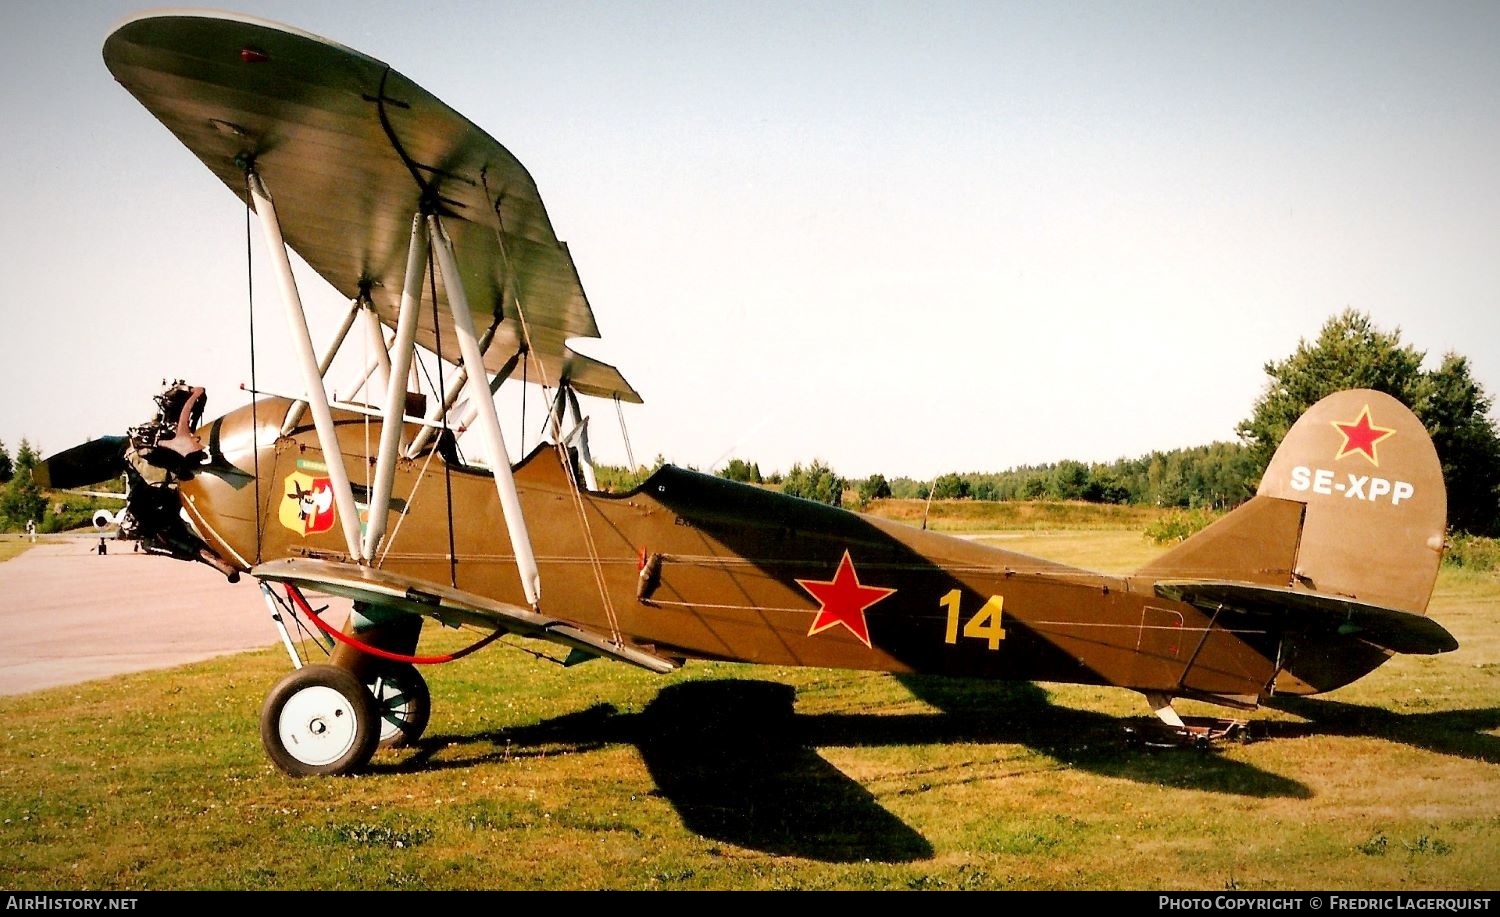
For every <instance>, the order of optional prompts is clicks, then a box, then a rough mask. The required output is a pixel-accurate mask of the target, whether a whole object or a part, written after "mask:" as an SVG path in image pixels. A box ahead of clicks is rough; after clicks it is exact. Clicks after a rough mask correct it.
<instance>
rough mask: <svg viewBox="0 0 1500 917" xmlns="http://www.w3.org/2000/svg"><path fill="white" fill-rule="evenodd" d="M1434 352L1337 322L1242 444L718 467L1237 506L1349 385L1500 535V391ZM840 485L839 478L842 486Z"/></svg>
mask: <svg viewBox="0 0 1500 917" xmlns="http://www.w3.org/2000/svg"><path fill="white" fill-rule="evenodd" d="M1425 359H1426V354H1425V353H1424V352H1422V351H1419V350H1417V349H1416V348H1414V347H1412V346H1411V345H1409V344H1405V343H1403V342H1402V340H1401V336H1400V333H1399V331H1385V330H1382V329H1380V328H1378V327H1376V325H1375V324H1374V322H1373V321H1372V320H1371V318H1370V316H1369V315H1367V314H1365V313H1363V312H1359V311H1357V310H1353V309H1346V310H1344V311H1343V312H1342V313H1340V314H1338V315H1335V316H1333V317H1332V318H1330V319H1329V320H1328V321H1327V322H1326V323H1325V324H1324V325H1323V328H1322V330H1321V331H1320V333H1319V334H1318V337H1317V338H1316V339H1314V340H1312V341H1308V340H1305V339H1304V340H1302V341H1300V342H1299V343H1298V345H1297V349H1296V350H1295V351H1294V352H1293V353H1292V354H1290V355H1289V356H1287V357H1286V358H1285V359H1282V360H1272V361H1269V362H1267V363H1266V364H1265V367H1264V368H1265V371H1266V375H1267V377H1268V381H1267V383H1266V387H1265V390H1264V391H1263V392H1262V394H1261V395H1260V396H1259V397H1258V398H1257V399H1256V401H1255V403H1254V405H1253V406H1252V409H1251V413H1250V416H1249V417H1247V418H1245V419H1244V420H1243V421H1241V422H1240V423H1239V424H1238V425H1237V426H1236V429H1235V432H1236V433H1237V434H1238V436H1239V437H1240V442H1215V443H1210V444H1209V445H1206V446H1195V447H1190V448H1183V449H1173V450H1169V451H1158V452H1152V453H1150V454H1149V455H1145V456H1140V457H1137V458H1121V459H1118V460H1116V461H1114V462H1110V463H1085V462H1080V461H1074V460H1062V461H1058V462H1055V463H1051V464H1044V465H1028V466H1021V467H1017V468H1011V469H1009V470H1006V471H992V472H978V471H974V472H949V473H947V474H943V475H939V476H938V477H937V478H935V479H933V480H931V481H917V480H913V479H911V478H907V477H897V478H894V479H891V480H887V479H886V478H885V476H884V475H880V474H875V475H870V476H869V477H868V478H865V479H863V480H857V481H846V480H844V479H842V478H839V477H838V475H837V474H835V473H834V472H833V471H832V469H830V468H828V466H827V465H826V464H825V463H823V462H821V461H815V462H813V463H812V464H810V465H808V466H805V467H804V466H802V465H797V466H794V467H793V469H792V472H790V473H788V474H787V475H786V477H785V480H780V479H778V480H776V481H773V480H772V478H773V477H776V476H767V477H766V478H764V479H762V477H761V474H760V469H759V467H758V466H757V465H754V464H751V463H747V462H745V461H743V460H741V459H734V460H732V461H731V462H730V463H729V465H728V466H726V467H725V468H724V469H723V470H721V471H719V472H718V473H719V474H720V475H721V476H723V477H727V478H731V479H733V480H742V481H747V482H749V483H762V482H765V483H778V482H779V483H781V485H782V490H783V492H786V493H793V494H794V495H796V496H801V497H805V498H808V499H818V500H822V501H823V502H826V503H834V504H835V505H837V504H838V503H839V502H841V501H842V500H844V499H846V497H852V499H853V501H854V502H855V503H857V504H860V505H866V504H868V503H869V502H870V501H872V500H878V499H884V498H892V497H894V498H897V499H924V500H925V499H928V498H931V499H934V500H1082V501H1087V502H1093V503H1130V504H1146V505H1151V506H1162V507H1180V508H1185V509H1209V510H1220V511H1222V510H1227V509H1230V508H1233V507H1234V506H1237V505H1238V504H1240V503H1242V502H1244V501H1245V500H1247V499H1249V498H1250V497H1251V496H1253V495H1254V493H1255V490H1256V488H1257V486H1258V485H1259V482H1260V477H1261V475H1262V474H1264V472H1265V469H1266V467H1267V465H1269V464H1270V461H1271V456H1272V455H1273V454H1274V453H1275V451H1276V447H1277V446H1279V445H1280V444H1281V440H1282V439H1283V438H1284V437H1285V436H1286V434H1287V431H1288V430H1290V429H1291V426H1292V424H1293V423H1295V422H1296V420H1297V419H1298V418H1299V417H1301V416H1302V414H1303V412H1304V411H1306V410H1307V409H1308V408H1309V407H1311V406H1312V405H1313V404H1315V403H1317V402H1318V401H1320V400H1321V399H1322V398H1324V397H1325V396H1327V395H1331V394H1333V393H1334V392H1337V391H1342V390H1344V389H1349V388H1369V389H1375V390H1377V391H1381V392H1385V393H1386V394H1388V395H1391V396H1392V397H1394V398H1396V399H1397V400H1398V401H1400V402H1402V403H1403V404H1405V405H1406V406H1407V407H1408V408H1410V409H1411V410H1412V412H1413V413H1414V414H1416V416H1417V417H1418V419H1420V420H1421V421H1422V423H1423V424H1424V425H1425V426H1426V428H1427V431H1428V433H1429V434H1431V436H1432V441H1433V446H1434V448H1435V449H1436V450H1437V454H1438V459H1439V461H1440V462H1441V464H1442V469H1443V480H1444V483H1445V484H1446V485H1447V489H1448V523H1449V527H1450V528H1451V529H1452V530H1453V531H1455V532H1461V533H1466V534H1469V535H1480V536H1489V537H1494V536H1500V433H1497V428H1496V424H1495V421H1494V419H1493V418H1492V416H1491V409H1492V408H1493V406H1494V402H1493V399H1492V397H1491V396H1490V395H1489V394H1488V393H1487V392H1485V391H1484V389H1483V387H1482V386H1481V385H1480V384H1479V383H1478V381H1477V380H1475V379H1474V376H1473V371H1472V369H1471V368H1470V366H1469V361H1468V359H1467V358H1466V357H1463V356H1461V355H1460V354H1457V353H1453V352H1449V353H1447V354H1444V356H1443V358H1442V359H1441V361H1439V363H1438V365H1437V366H1436V367H1435V368H1433V369H1431V370H1424V369H1423V368H1422V365H1423V363H1424V361H1425ZM835 482H837V483H836V484H835Z"/></svg>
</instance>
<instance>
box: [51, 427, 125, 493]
mask: <svg viewBox="0 0 1500 917" xmlns="http://www.w3.org/2000/svg"><path fill="white" fill-rule="evenodd" d="M124 473H125V437H123V436H101V437H100V438H98V439H92V440H89V441H88V442H86V443H83V444H82V445H78V446H74V447H73V448H71V449H64V450H63V451H61V452H59V453H57V454H56V455H53V456H50V457H48V458H45V459H43V460H42V461H40V462H38V463H37V464H36V467H35V468H33V469H32V471H31V476H32V479H33V480H34V481H36V483H37V486H39V487H46V488H59V489H69V488H74V487H86V486H88V485H90V484H98V483H99V482H100V481H108V480H109V479H111V478H117V477H119V476H120V475H122V474H124Z"/></svg>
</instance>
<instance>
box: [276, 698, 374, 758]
mask: <svg viewBox="0 0 1500 917" xmlns="http://www.w3.org/2000/svg"><path fill="white" fill-rule="evenodd" d="M357 717H358V713H357V712H356V711H355V709H354V705H353V704H351V703H350V702H349V699H348V698H346V697H344V695H343V694H341V693H340V692H338V691H335V690H334V689H333V688H328V687H324V686H322V685H313V686H311V687H307V688H303V689H302V690H300V691H298V692H297V693H296V694H293V695H292V696H291V698H289V699H288V700H287V702H286V706H284V707H282V708H281V716H280V717H279V719H278V720H277V724H276V732H277V735H279V736H280V737H281V745H282V747H283V748H285V749H286V750H287V753H288V754H290V755H291V756H292V757H294V758H296V759H297V760H298V761H301V762H302V763H303V764H306V765H308V766H310V767H319V766H321V765H325V764H331V763H333V762H334V761H337V760H338V759H339V758H341V757H343V756H344V755H345V754H347V753H348V752H349V749H351V748H353V747H354V740H355V737H356V735H357V734H358V732H359V721H358V719H357Z"/></svg>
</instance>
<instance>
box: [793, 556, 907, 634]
mask: <svg viewBox="0 0 1500 917" xmlns="http://www.w3.org/2000/svg"><path fill="white" fill-rule="evenodd" d="M797 585H799V586H801V587H802V588H803V589H806V590H807V591H808V594H810V595H811V596H812V597H813V598H815V599H817V600H818V603H819V604H820V605H822V607H821V608H819V609H818V614H817V617H815V618H813V623H812V627H811V628H809V629H808V631H807V635H808V636H809V637H811V636H812V635H813V634H816V633H821V632H822V631H825V630H827V629H828V628H830V627H833V626H834V625H836V624H842V625H844V626H845V627H847V628H849V631H850V632H851V633H853V634H854V636H856V637H858V638H859V639H860V642H861V643H863V644H864V645H865V646H870V628H869V626H868V625H867V624H866V623H865V609H866V608H869V607H870V606H871V605H874V604H875V603H876V602H878V601H880V600H881V599H883V598H885V597H886V596H888V595H890V594H891V593H893V592H895V591H896V590H894V589H882V588H880V587H878V586H864V585H861V584H860V582H859V575H858V574H857V573H855V572H854V561H852V560H850V559H849V552H848V551H845V552H844V559H843V560H841V561H839V569H838V572H836V573H834V575H833V579H831V580H828V581H826V582H824V581H820V580H806V579H799V580H797Z"/></svg>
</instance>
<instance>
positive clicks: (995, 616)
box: [939, 589, 1005, 650]
mask: <svg viewBox="0 0 1500 917" xmlns="http://www.w3.org/2000/svg"><path fill="white" fill-rule="evenodd" d="M960 596H962V593H961V592H959V591H958V590H957V589H954V590H953V591H951V592H949V593H948V594H947V595H945V596H943V597H942V599H940V600H939V602H940V604H942V605H943V606H944V607H946V608H947V609H948V632H947V634H946V635H945V637H944V639H945V640H947V642H949V643H957V642H958V601H959V598H960ZM1004 606H1005V596H1003V595H992V596H990V600H989V601H988V602H985V603H984V607H983V608H981V609H979V613H978V614H976V615H975V616H974V617H972V618H970V619H969V620H968V623H966V624H964V636H965V637H973V638H974V639H976V640H988V641H989V644H990V649H992V650H998V649H999V648H1000V641H1001V640H1004V639H1005V628H1003V627H1001V626H1000V611H1001V609H1002V608H1003V607H1004Z"/></svg>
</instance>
